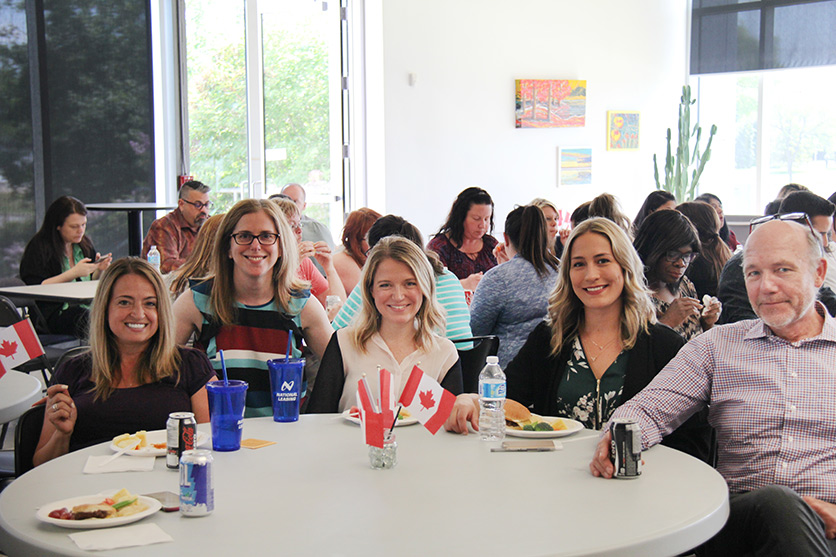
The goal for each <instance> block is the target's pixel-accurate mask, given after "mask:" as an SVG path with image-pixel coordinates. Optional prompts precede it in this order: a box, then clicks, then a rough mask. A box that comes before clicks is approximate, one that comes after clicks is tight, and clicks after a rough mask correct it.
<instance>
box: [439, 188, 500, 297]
mask: <svg viewBox="0 0 836 557" xmlns="http://www.w3.org/2000/svg"><path fill="white" fill-rule="evenodd" d="M492 231H493V199H491V196H490V194H489V193H488V192H486V191H485V190H483V189H482V188H477V187H470V188H467V189H465V190H464V191H462V192H461V193H460V194H459V195H458V196H457V197H456V200H455V201H454V202H453V206H452V207H451V208H450V213H449V214H448V215H447V220H446V221H445V222H444V224H443V225H441V228H440V229H439V230H438V233H437V234H436V235H435V236H433V239H432V240H430V243H429V244H427V248H428V249H430V250H432V251H434V252H436V253H437V254H438V257H439V259H441V262H442V263H443V264H444V266H445V267H447V268H448V269H450V271H452V273H453V274H454V275H456V276H457V277H459V280H460V281H462V287H463V288H464V289H465V290H476V286H477V285H478V284H479V281H480V280H481V279H482V275H483V274H484V273H485V272H486V271H488V270H489V269H492V268H493V267H496V265H497V261H496V257H495V256H494V253H493V251H494V248H495V247H496V245H497V240H496V238H494V237H493V236H491V234H490V233H491V232H492Z"/></svg>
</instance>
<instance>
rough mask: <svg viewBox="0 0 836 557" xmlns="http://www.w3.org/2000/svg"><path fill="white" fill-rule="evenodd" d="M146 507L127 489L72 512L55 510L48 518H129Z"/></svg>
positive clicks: (74, 508) (76, 508) (73, 509)
mask: <svg viewBox="0 0 836 557" xmlns="http://www.w3.org/2000/svg"><path fill="white" fill-rule="evenodd" d="M147 508H148V505H146V504H145V503H143V502H142V501H140V500H139V497H137V496H136V495H133V494H132V493H131V492H130V491H128V490H127V489H121V490H119V491H118V492H117V493H115V494H114V495H113V496H112V497H106V498H105V499H104V500H102V502H100V503H92V504H91V503H86V504H83V505H76V506H75V507H73V508H72V510H67V509H66V508H61V509H55V510H54V511H52V512H50V513H49V517H50V518H58V519H61V520H88V519H92V518H97V519H100V520H103V519H108V518H116V517H120V516H130V515H132V514H136V513H141V512H142V511H144V510H146V509H147Z"/></svg>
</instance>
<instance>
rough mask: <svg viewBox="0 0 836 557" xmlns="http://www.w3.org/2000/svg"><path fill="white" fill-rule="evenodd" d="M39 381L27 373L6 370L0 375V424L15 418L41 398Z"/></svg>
mask: <svg viewBox="0 0 836 557" xmlns="http://www.w3.org/2000/svg"><path fill="white" fill-rule="evenodd" d="M41 389H43V387H42V386H41V382H40V381H39V380H38V379H37V378H36V377H32V376H31V375H29V374H27V373H21V372H19V371H8V372H6V374H5V375H4V376H3V377H0V424H5V423H6V422H10V421H12V420H16V419H18V418H19V417H20V415H21V414H23V413H24V412H26V410H28V409H29V407H30V406H32V404H34V403H35V402H36V401H38V400H39V399H40V398H42V394H41Z"/></svg>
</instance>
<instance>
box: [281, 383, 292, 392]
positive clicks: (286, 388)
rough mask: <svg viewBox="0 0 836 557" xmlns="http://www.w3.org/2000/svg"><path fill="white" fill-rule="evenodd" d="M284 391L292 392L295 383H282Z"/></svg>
mask: <svg viewBox="0 0 836 557" xmlns="http://www.w3.org/2000/svg"><path fill="white" fill-rule="evenodd" d="M282 390H283V391H292V390H293V381H283V382H282Z"/></svg>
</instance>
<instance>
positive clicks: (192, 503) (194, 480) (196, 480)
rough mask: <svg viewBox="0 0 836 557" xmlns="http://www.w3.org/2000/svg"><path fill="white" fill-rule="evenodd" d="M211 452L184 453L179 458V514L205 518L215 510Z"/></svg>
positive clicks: (201, 450)
mask: <svg viewBox="0 0 836 557" xmlns="http://www.w3.org/2000/svg"><path fill="white" fill-rule="evenodd" d="M214 460H215V459H214V458H213V457H212V452H211V451H207V450H204V449H197V450H191V451H184V452H183V456H182V457H180V514H182V515H184V516H206V515H208V514H212V511H214V510H215V484H214V478H213V471H212V463H213V462H214Z"/></svg>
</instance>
